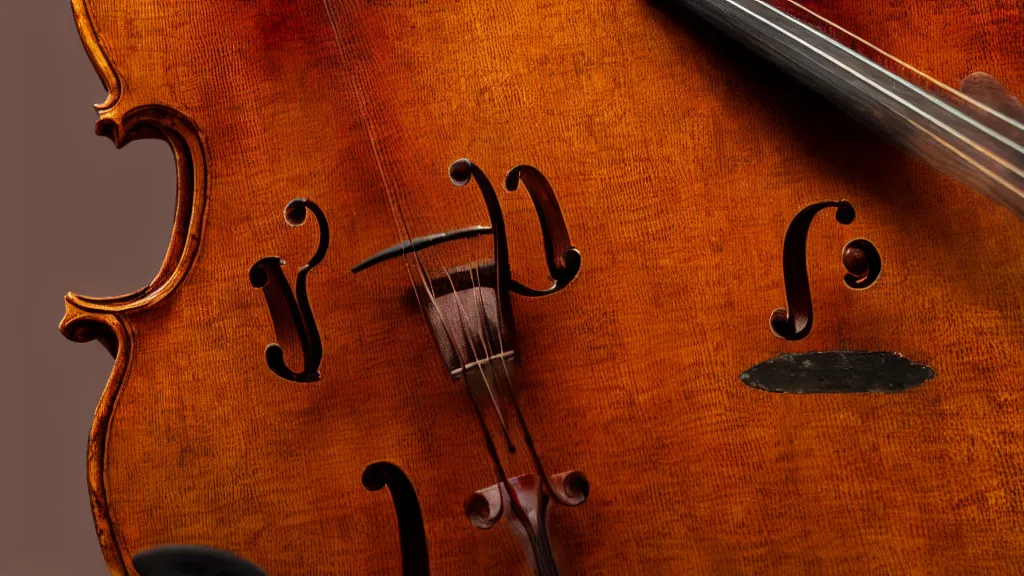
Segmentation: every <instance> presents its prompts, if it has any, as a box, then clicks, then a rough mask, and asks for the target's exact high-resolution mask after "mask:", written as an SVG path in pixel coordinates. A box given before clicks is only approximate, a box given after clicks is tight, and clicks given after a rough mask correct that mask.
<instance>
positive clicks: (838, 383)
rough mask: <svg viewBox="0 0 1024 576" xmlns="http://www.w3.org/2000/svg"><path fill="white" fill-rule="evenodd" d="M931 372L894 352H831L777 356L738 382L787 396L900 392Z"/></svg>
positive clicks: (914, 386)
mask: <svg viewBox="0 0 1024 576" xmlns="http://www.w3.org/2000/svg"><path fill="white" fill-rule="evenodd" d="M934 377H935V371H934V370H932V369H931V368H929V367H928V366H925V365H924V364H918V363H916V362H913V361H911V360H910V359H908V358H905V357H904V356H902V355H901V354H898V353H896V352H858V351H831V352H808V353H805V354H779V355H778V356H776V357H774V358H772V359H771V360H766V361H764V362H761V363H760V364H757V365H755V366H752V367H751V368H750V369H748V370H747V371H746V372H744V373H743V374H740V381H742V382H743V383H744V384H746V385H747V386H750V387H751V388H755V389H757V390H766V391H768V392H784V393H788V394H848V393H858V392H885V393H892V392H903V391H905V390H909V389H911V388H916V387H918V386H920V385H921V384H923V383H924V382H925V381H927V380H931V379H932V378H934Z"/></svg>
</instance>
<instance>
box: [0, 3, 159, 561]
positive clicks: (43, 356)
mask: <svg viewBox="0 0 1024 576" xmlns="http://www.w3.org/2000/svg"><path fill="white" fill-rule="evenodd" d="M104 97H105V92H104V90H103V87H102V85H101V84H100V82H99V80H98V78H97V77H96V75H95V74H94V73H93V70H92V66H91V65H90V64H89V60H88V58H87V57H86V56H85V52H84V51H83V50H82V46H81V43H80V42H79V40H78V34H77V32H76V30H75V26H74V21H73V19H72V16H71V7H70V3H69V2H68V0H2V1H0V110H2V114H3V122H2V123H0V145H2V149H0V198H2V204H0V213H2V214H3V219H2V222H3V224H2V225H0V234H2V240H0V251H2V254H3V256H2V259H0V261H2V268H0V323H2V325H3V327H4V329H3V330H0V375H2V376H0V391H2V395H0V574H4V575H11V576H20V575H37V574H38V575H64V574H68V575H76V576H78V575H83V576H85V575H91V574H106V573H107V571H106V568H105V565H104V563H103V559H102V556H101V555H100V550H99V546H98V545H97V542H96V536H95V533H94V531H93V525H92V516H91V514H90V512H89V496H88V492H87V490H86V483H85V450H86V440H87V437H88V434H89V426H90V424H91V423H92V414H93V410H94V409H95V406H96V402H97V400H98V399H99V396H100V392H101V391H102V389H103V385H104V383H105V382H106V379H107V376H108V374H109V372H110V368H111V365H112V360H111V358H110V356H109V355H108V354H107V353H106V351H105V350H103V348H102V346H100V345H99V344H97V343H91V344H88V345H80V344H72V343H71V342H68V341H66V340H64V338H63V337H62V336H61V335H60V334H59V333H58V332H57V323H58V321H59V320H60V318H61V315H62V313H63V309H64V307H63V300H62V297H63V295H64V293H65V292H67V291H69V290H71V291H75V292H80V293H85V294H90V295H100V296H102V295H115V294H122V293H125V292H129V291H131V290H134V289H135V288H138V287H140V286H143V285H145V284H147V283H148V282H149V280H150V279H152V276H153V275H154V274H155V273H156V271H157V269H158V267H159V265H160V261H161V259H162V258H163V254H164V251H165V249H166V246H167V241H168V238H169V237H170V227H171V217H172V211H173V207H174V183H173V180H174V169H173V164H172V159H171V155H170V151H169V149H168V148H167V146H166V145H165V144H163V143H160V142H151V141H147V142H137V143H134V144H132V145H130V146H128V147H127V148H125V149H123V150H116V149H115V148H114V147H113V145H112V144H111V143H110V142H109V141H107V140H105V139H102V138H99V137H97V136H95V135H94V134H93V121H94V120H95V118H96V114H95V112H94V110H93V108H92V104H93V103H95V102H100V101H102V100H103V99H104Z"/></svg>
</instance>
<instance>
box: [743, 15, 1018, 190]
mask: <svg viewBox="0 0 1024 576" xmlns="http://www.w3.org/2000/svg"><path fill="white" fill-rule="evenodd" d="M725 1H727V2H731V3H735V2H734V0H725ZM758 1H759V2H762V3H764V4H765V5H767V6H770V7H772V8H774V9H776V10H779V8H776V7H775V6H774V5H773V4H770V3H767V2H765V0H758ZM780 1H784V2H790V3H793V4H794V5H795V6H797V7H798V8H801V9H803V7H802V6H800V5H799V4H796V3H794V2H793V1H792V0H780ZM804 10H806V9H804ZM808 13H809V14H811V15H814V16H817V15H816V14H814V13H813V12H810V11H808ZM794 18H795V17H794ZM819 18H820V17H819ZM759 19H761V20H762V22H763V23H764V24H765V25H767V26H771V27H773V28H775V29H777V30H778V31H779V32H782V33H784V34H786V35H788V36H790V37H791V38H793V39H794V40H795V41H798V42H801V40H800V39H799V38H797V37H796V36H793V35H792V34H791V33H789V32H787V31H785V30H784V29H782V28H780V27H779V26H778V25H776V24H773V23H771V22H769V21H768V20H765V19H763V18H760V17H759ZM822 20H824V19H823V18H822ZM796 21H798V22H801V21H800V20H799V19H796ZM824 21H825V22H828V21H827V20H824ZM801 23H802V24H804V25H805V26H808V27H809V28H810V29H812V30H815V31H817V32H818V33H819V34H823V32H821V31H820V30H817V29H816V28H814V27H813V26H811V25H810V24H807V23H806V22H801ZM836 29H837V31H839V30H843V29H842V28H841V27H839V26H836ZM844 32H845V33H846V34H848V35H850V36H851V37H852V36H853V35H852V34H851V33H849V32H846V31H844ZM865 43H866V44H867V42H866V41H865ZM807 46H808V48H811V46H810V45H807ZM878 50H879V52H880V53H883V54H884V52H881V50H880V49H878ZM815 51H816V52H819V53H820V54H821V55H822V56H824V57H826V58H828V59H829V60H831V61H832V63H833V64H835V65H837V66H840V67H842V68H844V69H845V70H846V71H847V72H849V73H851V74H853V75H855V76H857V77H858V78H860V79H861V80H863V81H865V82H868V83H870V84H873V85H874V87H875V88H876V89H877V90H879V91H880V92H883V93H885V94H886V95H887V96H888V97H889V98H891V99H893V100H894V101H896V102H898V103H900V104H901V105H903V106H904V107H906V108H908V109H910V110H915V111H916V112H917V113H918V114H920V115H921V116H923V117H925V118H928V119H929V120H931V121H932V122H933V123H935V124H936V125H938V126H940V127H941V128H942V129H943V130H945V131H946V132H947V133H948V134H949V135H950V136H951V137H952V138H954V139H955V140H956V141H957V142H960V143H962V144H963V145H965V146H967V147H969V148H972V149H974V150H976V151H978V152H980V153H981V154H983V155H985V157H987V158H989V159H991V160H993V161H995V162H996V163H998V164H999V165H1001V166H1002V167H1003V168H1005V169H1006V170H1007V171H1009V172H1012V173H1014V174H1015V175H1016V176H1018V177H1020V178H1024V167H1021V166H1017V165H1015V164H1013V163H1012V162H1010V161H1009V160H1007V159H1006V158H1004V157H1002V156H1000V155H999V154H997V153H995V152H993V151H991V150H989V149H988V148H986V147H985V146H982V145H980V144H978V143H977V142H975V141H974V140H973V139H971V138H969V137H968V136H966V135H965V134H963V133H962V132H960V131H959V130H957V129H956V128H954V127H953V126H951V125H949V123H947V122H945V121H944V120H942V119H940V118H936V117H934V116H932V115H930V114H929V113H927V112H925V111H924V110H922V109H921V108H920V107H919V106H917V105H915V104H914V103H912V102H909V101H908V100H907V99H906V98H903V97H902V96H900V95H899V94H897V93H896V92H894V91H892V90H889V89H888V88H886V87H885V86H883V85H881V84H879V83H878V82H874V81H871V80H870V79H869V78H867V77H865V76H863V75H862V74H860V73H858V72H856V71H855V70H853V69H852V68H849V67H848V66H846V65H845V64H844V63H842V62H841V61H839V60H837V59H835V58H833V57H831V56H828V55H826V54H825V53H824V52H821V51H820V50H815ZM855 53H857V52H856V51H855ZM857 54H858V55H859V56H861V57H862V58H867V57H865V56H863V55H861V54H859V53H857ZM893 60H894V61H896V62H899V61H898V60H896V59H895V58H893ZM869 61H870V60H869ZM876 65H878V66H880V65H879V64H877V63H876ZM904 66H905V67H906V68H907V69H909V70H913V69H912V68H910V67H909V66H908V65H905V64H904ZM920 74H921V75H922V76H924V75H923V73H920ZM893 77H894V78H896V79H898V80H900V81H901V82H905V83H907V84H908V85H912V83H911V82H910V81H909V80H906V79H904V78H901V77H900V76H899V75H895V74H894V75H893ZM935 82H936V83H937V84H939V85H942V84H941V83H939V82H938V81H935ZM946 88H947V89H948V90H949V91H951V92H953V93H955V94H959V92H956V91H953V90H952V89H951V88H949V87H946ZM921 95H922V96H923V97H924V98H927V99H928V101H929V102H931V103H932V104H934V105H935V106H937V107H939V108H941V109H943V110H945V111H947V112H949V113H951V114H955V115H956V116H958V117H959V119H960V120H962V121H964V122H966V123H968V124H970V125H972V126H973V127H974V128H976V129H978V130H980V131H981V132H983V133H985V134H987V135H988V136H990V137H992V138H994V139H997V140H999V141H1000V142H1002V143H1004V144H1005V145H1007V146H1008V147H1010V148H1012V149H1013V150H1015V151H1017V152H1019V153H1022V154H1024V147H1022V146H1021V145H1020V144H1018V143H1016V142H1014V141H1012V140H1009V139H1007V138H1006V137H1005V136H1004V135H1003V134H1001V133H999V132H997V131H995V130H994V129H993V128H991V127H989V126H987V125H985V124H984V123H981V122H979V121H978V120H977V119H975V118H973V117H972V116H970V115H968V114H967V113H965V112H964V111H963V110H960V109H958V108H956V107H954V106H951V105H950V103H948V102H946V101H944V100H942V99H941V98H939V97H938V96H936V95H934V94H931V93H929V92H928V91H927V90H923V91H922V92H921ZM962 97H963V98H964V99H965V101H970V102H972V103H973V104H975V105H976V106H977V107H979V109H983V110H985V111H989V112H990V113H991V114H992V115H993V116H995V117H999V118H1002V119H1004V120H1005V121H1006V122H1008V123H1009V124H1010V125H1011V126H1012V127H1014V128H1021V129H1024V128H1022V127H1021V126H1020V125H1019V124H1017V123H1016V122H1014V121H1013V120H1010V119H1009V118H1007V117H1006V116H1004V115H1002V114H1000V113H998V112H996V111H994V110H992V109H991V108H989V107H988V106H986V105H984V104H982V103H980V102H977V101H976V100H974V99H972V98H970V97H968V96H967V95H963V96H962ZM908 120H910V119H909V118H908ZM929 135H930V136H931V137H932V138H933V139H935V140H936V141H937V142H939V143H941V144H943V145H945V146H947V147H949V148H950V149H954V150H955V147H956V146H955V144H953V143H951V141H950V139H949V138H947V137H943V136H941V135H939V134H936V133H934V132H929ZM958 155H959V156H960V157H961V158H962V159H963V160H964V161H965V162H967V163H968V164H970V165H971V166H972V167H973V168H975V169H978V170H979V171H981V172H984V173H986V174H989V173H990V171H989V170H988V169H987V168H986V167H984V166H983V165H982V164H981V163H980V161H979V160H977V159H975V158H973V157H969V156H966V155H964V154H963V153H958ZM1000 183H1002V184H1004V185H1005V186H1007V188H1008V189H1009V190H1012V191H1013V193H1014V194H1016V195H1018V196H1020V197H1022V198H1024V189H1022V188H1021V187H1019V186H1017V185H1014V184H1011V183H1009V182H1007V181H1005V180H1000Z"/></svg>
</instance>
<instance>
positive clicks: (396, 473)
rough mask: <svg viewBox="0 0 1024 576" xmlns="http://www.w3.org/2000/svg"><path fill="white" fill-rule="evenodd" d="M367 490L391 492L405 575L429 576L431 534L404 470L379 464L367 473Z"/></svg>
mask: <svg viewBox="0 0 1024 576" xmlns="http://www.w3.org/2000/svg"><path fill="white" fill-rule="evenodd" d="M363 486H364V487H365V488H366V489H367V490H370V491H371V492H376V491H378V490H381V489H383V488H384V487H385V486H387V487H388V489H389V490H390V491H391V499H392V501H394V504H395V514H396V515H397V516H398V537H399V543H400V546H401V549H402V574H404V575H405V576H427V575H428V574H430V560H429V557H428V556H427V534H426V532H425V531H424V529H423V514H422V513H421V512H420V502H419V500H418V499H417V498H416V490H415V489H414V488H413V486H412V482H410V481H409V477H408V476H406V475H405V472H402V469H401V468H399V467H398V466H395V465H394V464H391V463H390V462H375V463H373V464H370V465H369V466H367V467H366V469H365V470H363Z"/></svg>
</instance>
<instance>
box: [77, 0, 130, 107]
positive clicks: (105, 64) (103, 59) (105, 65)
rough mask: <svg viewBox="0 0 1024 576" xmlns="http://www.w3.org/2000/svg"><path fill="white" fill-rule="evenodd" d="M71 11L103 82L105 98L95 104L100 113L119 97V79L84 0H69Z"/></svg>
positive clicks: (112, 105) (87, 53) (86, 49)
mask: <svg viewBox="0 0 1024 576" xmlns="http://www.w3.org/2000/svg"><path fill="white" fill-rule="evenodd" d="M71 11H72V14H73V15H74V17H75V27H76V28H78V36H79V38H81V40H82V46H83V47H84V48H85V53H86V55H88V56H89V61H90V62H92V66H93V68H95V69H96V74H97V75H98V76H99V77H100V81H101V82H103V88H104V89H105V90H106V91H107V99H106V100H105V101H103V102H101V103H99V104H95V105H94V106H95V108H96V110H98V111H100V112H101V113H102V112H104V111H107V110H110V109H112V108H113V107H114V106H115V105H116V104H117V102H118V101H119V100H120V99H121V79H120V78H119V77H118V76H117V72H116V71H115V70H114V66H113V63H112V62H111V61H110V58H109V56H108V55H107V53H106V52H105V51H104V50H103V48H102V47H101V46H100V41H99V35H98V34H97V33H96V28H95V26H94V25H93V21H92V15H91V14H90V13H89V8H88V6H86V5H85V0H71Z"/></svg>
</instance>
